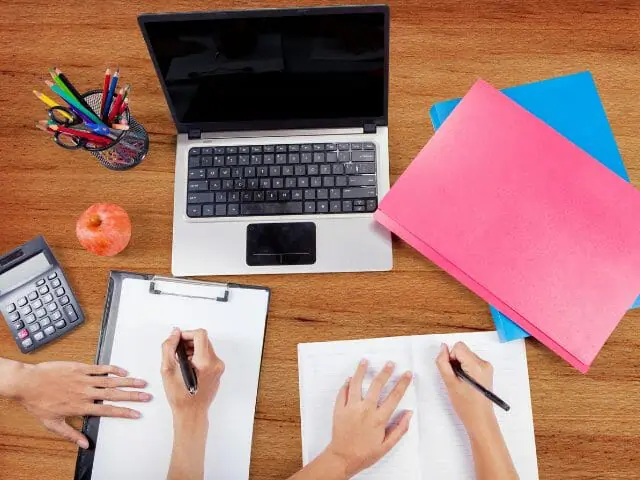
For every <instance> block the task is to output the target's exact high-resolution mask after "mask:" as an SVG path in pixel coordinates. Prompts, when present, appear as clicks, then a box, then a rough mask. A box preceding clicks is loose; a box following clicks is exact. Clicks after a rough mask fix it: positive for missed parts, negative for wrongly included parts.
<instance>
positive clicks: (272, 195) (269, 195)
mask: <svg viewBox="0 0 640 480" xmlns="http://www.w3.org/2000/svg"><path fill="white" fill-rule="evenodd" d="M265 199H266V200H267V201H268V202H273V201H275V200H278V192H274V191H273V190H270V191H268V192H267V195H266V196H265Z"/></svg>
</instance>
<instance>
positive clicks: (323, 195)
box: [316, 188, 329, 200]
mask: <svg viewBox="0 0 640 480" xmlns="http://www.w3.org/2000/svg"><path fill="white" fill-rule="evenodd" d="M316 196H317V198H318V200H327V199H328V198H329V190H327V189H326V188H319V189H318V190H316Z"/></svg>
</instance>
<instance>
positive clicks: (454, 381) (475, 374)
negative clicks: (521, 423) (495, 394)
mask: <svg viewBox="0 0 640 480" xmlns="http://www.w3.org/2000/svg"><path fill="white" fill-rule="evenodd" d="M451 360H457V361H458V362H460V365H461V366H462V369H463V370H464V371H465V372H466V373H468V374H469V375H470V376H471V377H472V378H473V379H474V380H475V381H476V382H478V383H479V384H480V385H482V386H483V387H485V388H486V389H488V390H492V388H493V366H492V365H491V364H490V363H489V362H487V361H485V360H483V359H481V358H480V357H478V356H477V355H476V354H475V353H473V352H472V351H471V350H469V347H467V345H466V344H464V343H462V342H458V343H456V344H455V345H454V346H453V348H452V349H451V352H449V348H448V347H447V345H446V344H444V343H443V344H442V347H441V349H440V353H439V354H438V357H437V358H436V364H437V365H438V369H439V370H440V375H441V376H442V380H443V381H444V384H445V386H446V387H447V391H448V393H449V400H451V404H452V405H453V409H454V410H455V412H456V414H457V415H458V418H460V421H461V422H462V423H463V425H464V426H465V428H466V429H467V431H470V430H474V429H475V428H476V427H480V426H482V425H485V424H486V422H487V421H490V422H493V421H495V413H494V411H493V403H491V401H490V400H489V399H488V398H486V397H485V396H484V395H483V394H482V393H480V392H479V391H478V390H477V389H475V388H474V387H472V386H471V385H469V384H468V383H467V382H465V381H464V380H462V379H460V378H458V377H457V376H456V374H455V372H454V371H453V368H451Z"/></svg>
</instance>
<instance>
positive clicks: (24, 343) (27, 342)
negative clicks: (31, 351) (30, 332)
mask: <svg viewBox="0 0 640 480" xmlns="http://www.w3.org/2000/svg"><path fill="white" fill-rule="evenodd" d="M31 345H33V340H31V339H30V338H27V339H26V340H23V341H22V346H23V347H24V348H29V347H30V346H31Z"/></svg>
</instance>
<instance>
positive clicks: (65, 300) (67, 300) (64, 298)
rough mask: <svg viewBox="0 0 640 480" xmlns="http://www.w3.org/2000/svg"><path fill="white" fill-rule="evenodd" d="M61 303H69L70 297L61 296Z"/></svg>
mask: <svg viewBox="0 0 640 480" xmlns="http://www.w3.org/2000/svg"><path fill="white" fill-rule="evenodd" d="M59 301H60V305H66V304H67V303H69V297H67V296H66V295H65V296H64V297H62V298H60V300H59Z"/></svg>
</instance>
